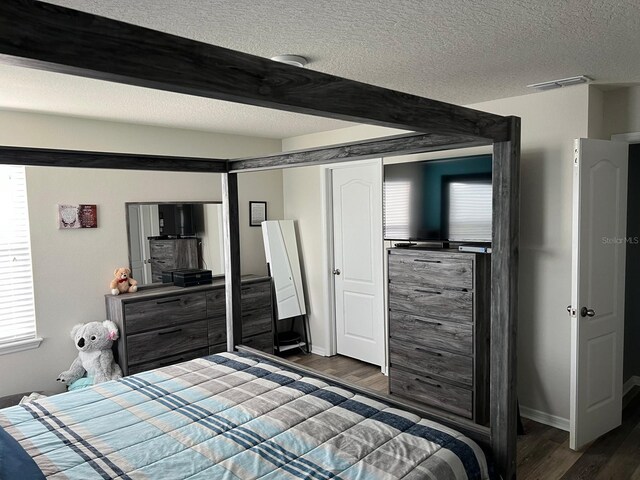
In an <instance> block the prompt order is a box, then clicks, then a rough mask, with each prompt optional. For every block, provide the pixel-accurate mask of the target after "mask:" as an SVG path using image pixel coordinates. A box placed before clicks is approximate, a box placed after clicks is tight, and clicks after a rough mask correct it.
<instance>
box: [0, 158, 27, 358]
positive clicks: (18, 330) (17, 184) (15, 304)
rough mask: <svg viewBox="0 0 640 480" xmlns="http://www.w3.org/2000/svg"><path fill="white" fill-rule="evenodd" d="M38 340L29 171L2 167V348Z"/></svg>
mask: <svg viewBox="0 0 640 480" xmlns="http://www.w3.org/2000/svg"><path fill="white" fill-rule="evenodd" d="M35 336H36V322H35V308H34V300H33V275H32V270H31V243H30V235H29V210H28V207H27V185H26V179H25V168H24V167H23V166H13V165H0V347H2V346H4V345H7V344H12V343H16V342H20V341H24V340H30V339H34V338H35Z"/></svg>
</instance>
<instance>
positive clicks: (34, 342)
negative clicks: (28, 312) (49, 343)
mask: <svg viewBox="0 0 640 480" xmlns="http://www.w3.org/2000/svg"><path fill="white" fill-rule="evenodd" d="M41 343H42V338H31V339H29V340H22V341H20V342H13V343H7V344H6V345H0V355H5V354H7V353H15V352H20V351H22V350H30V349H32V348H38V347H39V346H40V344H41Z"/></svg>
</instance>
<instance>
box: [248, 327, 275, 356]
mask: <svg viewBox="0 0 640 480" xmlns="http://www.w3.org/2000/svg"><path fill="white" fill-rule="evenodd" d="M242 344H243V345H244V346H246V347H251V348H255V349H256V350H262V351H263V352H267V353H273V334H272V333H271V332H268V333H262V334H260V335H254V336H253V337H248V338H243V339H242Z"/></svg>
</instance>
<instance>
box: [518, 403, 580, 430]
mask: <svg viewBox="0 0 640 480" xmlns="http://www.w3.org/2000/svg"><path fill="white" fill-rule="evenodd" d="M520 415H522V416H523V417H525V418H528V419H530V420H533V421H534V422H538V423H543V424H545V425H549V426H550V427H555V428H559V429H560V430H564V431H565V432H568V431H569V419H568V418H562V417H558V416H556V415H551V414H550V413H546V412H541V411H540V410H534V409H533V408H529V407H523V406H522V405H520Z"/></svg>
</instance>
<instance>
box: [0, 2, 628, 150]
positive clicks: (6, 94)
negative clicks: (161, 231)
mask: <svg viewBox="0 0 640 480" xmlns="http://www.w3.org/2000/svg"><path fill="white" fill-rule="evenodd" d="M51 3H56V4H59V5H64V6H68V7H71V8H77V9H79V10H84V11H87V12H91V13H96V14H99V15H104V16H107V17H110V18H115V19H118V20H123V21H127V22H130V23H134V24H138V25H143V26H145V27H149V28H154V29H157V30H161V31H165V32H169V33H172V34H176V35H180V36H184V37H189V38H193V39H196V40H200V41H203V42H208V43H212V44H216V45H220V46H224V47H228V48H232V49H236V50H241V51H244V52H248V53H252V54H256V55H260V56H263V57H271V56H273V55H276V54H283V53H295V54H300V55H304V56H306V57H308V58H309V59H310V63H309V66H308V68H311V69H314V70H318V71H323V72H327V73H331V74H335V75H339V76H342V77H346V78H351V79H355V80H360V81H363V82H367V83H372V84H376V85H381V86H385V87H389V88H393V89H396V90H401V91H406V92H410V93H413V94H417V95H421V96H426V97H431V98H436V99H440V100H445V101H448V102H453V103H459V104H469V103H475V102H480V101H485V100H491V99H496V98H504V97H510V96H515V95H521V94H525V93H528V90H527V89H525V85H527V84H530V83H536V82H540V81H545V80H553V79H557V78H562V77H567V76H573V75H578V74H585V75H588V76H591V77H593V78H595V79H596V80H597V81H598V82H599V83H634V82H638V81H640V62H638V60H637V59H638V58H639V56H640V20H639V19H640V2H639V1H638V0H484V1H482V2H480V1H477V0H395V1H389V0H386V1H381V0H342V1H331V0H296V1H291V0H268V1H257V0H226V1H222V0H183V1H179V2H177V1H175V0H137V1H130V0H110V1H104V0H53V1H51ZM0 107H6V108H19V109H29V110H40V111H51V112H60V113H68V114H73V115H82V116H92V117H100V118H108V119H114V120H126V121H134V122H142V123H150V124H162V125H174V126H181V127H186V128H197V129H204V130H215V131H224V132H236V133H249V134H253V135H261V136H268V137H275V138H278V137H286V136H291V135H298V134H302V133H309V132H313V131H322V130H328V129H332V128H340V127H342V126H346V125H348V124H347V123H345V122H338V121H334V120H326V119H316V118H312V117H307V116H302V115H293V114H285V113H274V112H273V111H266V110H263V109H258V108H254V107H246V106H239V105H235V104H227V103H224V102H218V101H213V100H207V99H201V98H189V97H186V96H183V95H179V94H173V93H167V92H158V91H151V90H145V89H142V88H137V87H130V86H123V85H115V84H109V83H106V82H99V81H95V80H88V79H77V78H71V77H65V76H63V75H57V74H51V73H44V72H30V71H25V70H22V69H18V68H15V67H11V68H10V67H2V68H1V69H0Z"/></svg>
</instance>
